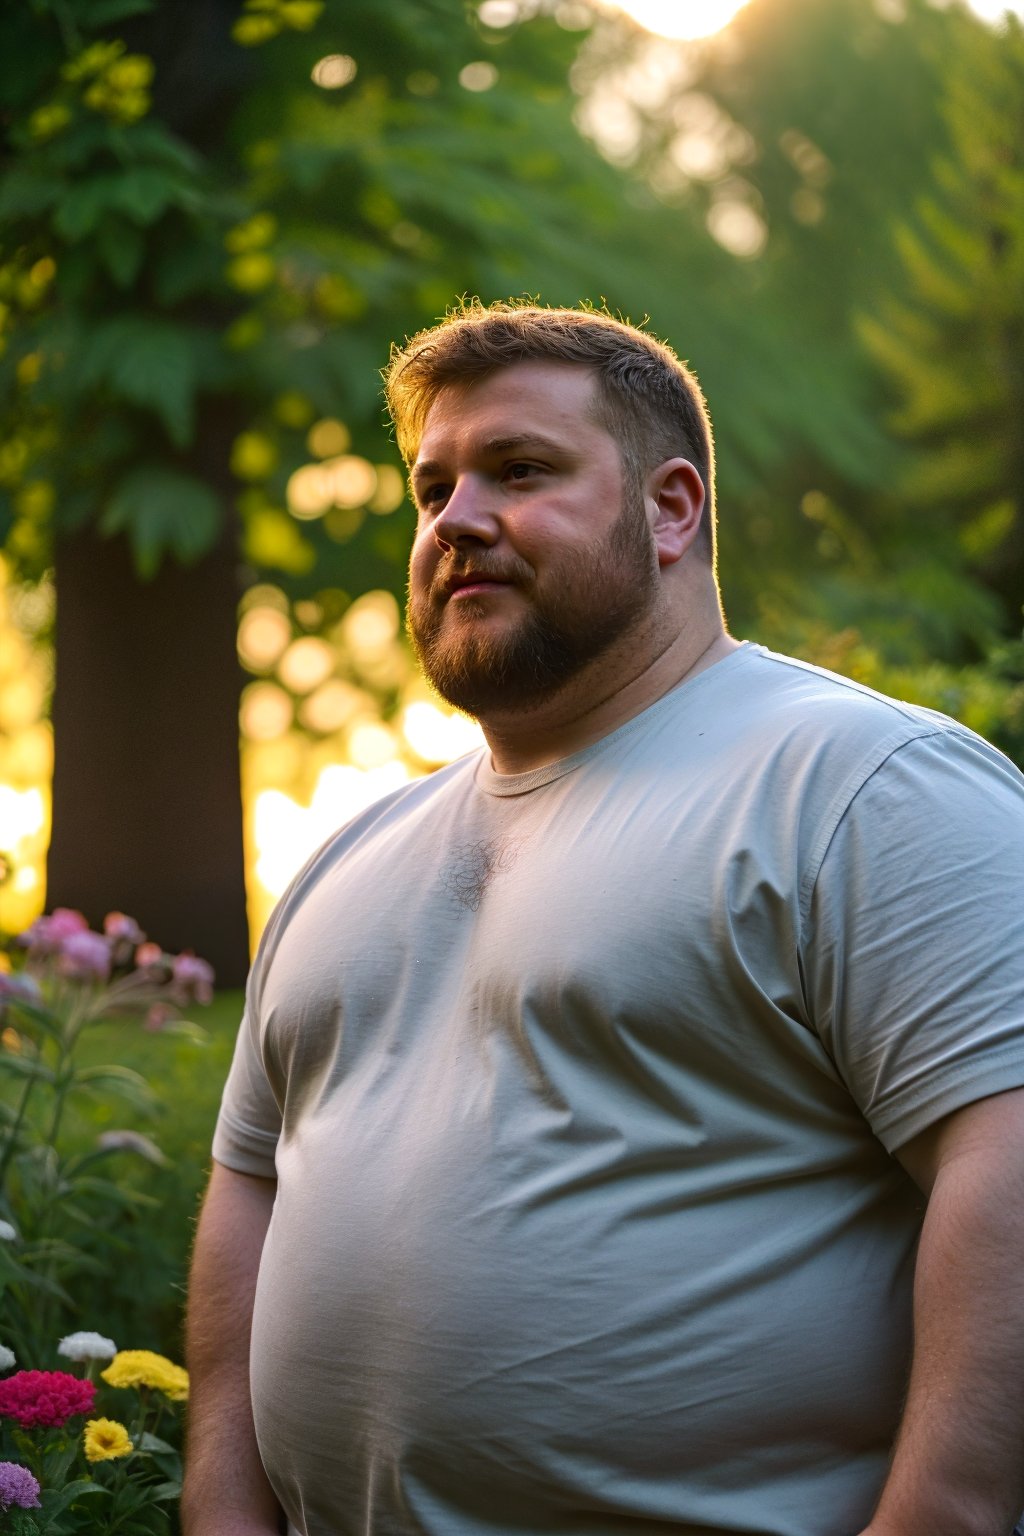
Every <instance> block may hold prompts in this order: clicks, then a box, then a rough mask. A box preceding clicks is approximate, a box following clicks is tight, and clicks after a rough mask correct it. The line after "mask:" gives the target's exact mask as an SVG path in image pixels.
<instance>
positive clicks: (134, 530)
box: [99, 464, 221, 576]
mask: <svg viewBox="0 0 1024 1536" xmlns="http://www.w3.org/2000/svg"><path fill="white" fill-rule="evenodd" d="M220 512H221V509H220V503H219V502H218V500H217V496H216V494H215V492H214V491H212V490H211V489H210V487H209V486H208V485H205V484H204V483H203V482H202V481H201V480H197V479H196V478H195V477H194V476H193V475H184V474H181V473H180V472H179V471H176V470H173V469H167V468H164V467H163V466H161V465H159V464H156V465H152V466H149V465H141V466H140V467H139V468H138V469H133V470H130V471H129V473H128V474H127V475H126V476H125V477H124V479H123V480H122V481H121V483H120V484H119V485H118V487H117V489H116V490H115V491H114V493H113V495H112V496H111V498H110V500H109V502H108V503H107V506H106V509H105V511H104V513H103V516H102V518H101V519H100V525H99V526H100V532H101V533H105V534H111V533H118V532H121V531H122V530H123V531H125V532H127V534H128V536H129V538H130V539H131V542H132V547H133V549H134V552H135V563H136V566H137V568H138V571H139V574H140V575H142V576H152V575H153V574H154V573H155V572H156V570H157V568H158V567H159V564H160V558H161V556H162V555H163V553H164V551H165V550H170V551H171V553H172V554H174V555H175V556H176V557H177V558H178V560H180V561H181V563H182V565H188V564H189V563H190V562H191V561H193V560H198V559H199V557H200V556H201V555H203V554H205V552H206V550H207V549H208V548H209V547H210V544H211V542H212V541H213V539H214V538H215V537H216V535H217V531H218V529H219V527H220Z"/></svg>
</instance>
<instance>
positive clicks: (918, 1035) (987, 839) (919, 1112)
mask: <svg viewBox="0 0 1024 1536" xmlns="http://www.w3.org/2000/svg"><path fill="white" fill-rule="evenodd" d="M803 958H804V964H805V975H806V995H807V999H808V1004H809V1008H810V1014H811V1019H812V1022H813V1027H814V1028H815V1030H816V1032H817V1033H818V1035H819V1038H820V1039H821V1041H822V1044H823V1045H824V1047H825V1049H826V1050H827V1051H828V1053H829V1055H830V1057H831V1058H832V1060H833V1062H834V1063H835V1065H836V1068H837V1070H838V1071H839V1073H840V1075H841V1076H842V1078H843V1081H844V1082H845V1084H846V1086H847V1088H848V1089H849V1091H850V1093H851V1095H852V1097H853V1099H854V1101H855V1103H856V1104H857V1107H858V1108H859V1109H860V1111H861V1113H862V1114H863V1115H864V1117H865V1119H866V1120H867V1122H868V1124H869V1125H870V1126H871V1128H872V1130H873V1131H874V1132H875V1134H876V1136H878V1138H879V1139H880V1140H881V1141H882V1143H883V1144H884V1145H885V1146H886V1147H887V1148H888V1149H889V1150H890V1151H895V1150H896V1149H897V1148H902V1147H904V1146H906V1145H907V1144H908V1143H910V1142H912V1141H915V1140H917V1138H919V1137H923V1138H924V1139H923V1140H922V1141H921V1145H922V1146H930V1145H931V1139H929V1137H928V1135H927V1133H928V1131H929V1128H934V1127H937V1126H938V1124H939V1122H941V1121H943V1120H945V1119H946V1118H947V1117H948V1116H951V1115H952V1114H953V1113H954V1112H955V1111H958V1110H961V1109H963V1108H964V1107H965V1106H968V1105H970V1104H971V1103H973V1102H975V1101H981V1100H985V1099H988V1098H990V1097H992V1096H994V1095H995V1096H999V1095H1002V1094H1003V1093H1004V1092H1005V1091H1006V1090H1009V1089H1013V1088H1018V1087H1024V780H1022V779H1021V776H1020V774H1019V773H1017V771H1016V770H1015V769H1014V768H1013V766H1012V764H1010V763H1009V762H1008V761H1007V760H1006V759H1005V758H1003V757H1001V755H1000V754H998V753H997V752H996V751H995V750H994V749H993V748H990V747H988V746H987V745H986V744H985V743H983V742H981V741H980V739H978V738H973V737H970V736H967V735H966V734H961V733H959V732H953V731H948V732H946V731H939V732H936V733H935V734H934V735H932V736H928V737H925V738H921V739H918V740H914V741H911V742H909V743H907V744H906V745H905V746H903V747H901V748H899V749H898V750H897V751H895V752H893V753H892V754H891V755H890V757H889V758H887V759H886V761H885V762H884V763H883V764H882V765H881V767H879V768H878V769H877V770H876V771H875V772H874V773H873V774H872V776H871V777H870V778H869V779H868V780H867V781H866V782H865V783H864V784H863V785H862V786H861V788H860V789H859V790H858V792H857V794H856V795H855V797H854V798H853V800H852V801H851V802H850V804H849V806H848V807H847V809H846V811H845V814H844V815H843V817H842V819H841V820H840V822H839V825H838V826H837V829H836V831H835V834H834V836H833V838H832V840H831V843H830V845H829V847H828V850H827V852H826V854H825V856H824V858H823V860H822V863H821V866H820V869H819V871H818V876H817V881H816V884H815V887H814V891H813V894H812V898H811V904H810V910H809V917H808V924H807V930H806V933H805V945H804V955H803ZM932 1139H935V1142H936V1146H938V1145H939V1144H940V1142H942V1137H941V1135H939V1133H938V1132H937V1131H936V1133H935V1136H934V1138H932ZM911 1156H912V1157H913V1152H912V1153H911Z"/></svg>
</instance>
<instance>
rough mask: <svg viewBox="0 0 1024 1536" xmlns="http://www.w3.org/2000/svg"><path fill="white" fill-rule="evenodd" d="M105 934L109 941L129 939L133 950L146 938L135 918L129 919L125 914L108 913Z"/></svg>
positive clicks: (104, 920) (105, 919) (104, 921)
mask: <svg viewBox="0 0 1024 1536" xmlns="http://www.w3.org/2000/svg"><path fill="white" fill-rule="evenodd" d="M103 932H104V933H105V934H106V936H107V938H108V939H129V940H130V941H131V944H132V947H133V948H134V946H135V945H136V944H142V943H143V942H144V941H145V938H146V935H145V934H144V933H143V931H142V929H141V928H140V927H139V925H138V923H137V922H136V921H135V919H134V917H127V916H126V915H125V913H124V912H108V913H107V915H106V917H105V918H104V919H103Z"/></svg>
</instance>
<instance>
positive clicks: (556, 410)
mask: <svg viewBox="0 0 1024 1536" xmlns="http://www.w3.org/2000/svg"><path fill="white" fill-rule="evenodd" d="M595 388H596V384H595V381H594V378H593V376H592V374H591V373H590V371H589V370H587V369H583V368H578V367H574V366H572V365H568V364H563V363H535V362H531V363H517V364H515V365H514V366H513V367H511V368H506V369H503V370H501V371H500V372H498V373H495V374H493V375H492V376H491V377H490V378H487V379H484V380H483V381H482V382H480V383H478V384H473V385H470V386H466V387H452V388H449V389H446V390H443V391H442V392H441V394H440V395H439V396H438V398H437V400H436V401H435V403H434V405H433V406H432V408H431V410H430V413H429V415H428V417H427V422H426V428H425V430H424V433H423V440H422V442H421V444H420V451H419V455H418V457H417V461H416V464H415V465H414V467H413V485H414V488H415V492H416V501H417V505H418V508H419V523H418V527H417V533H416V539H415V542H414V544H413V550H412V558H411V561H410V567H409V608H408V624H409V632H410V634H411V636H412V639H413V643H414V645H415V647H416V651H417V653H418V655H419V658H420V662H421V664H422V666H423V669H424V671H425V672H426V674H427V676H428V677H429V679H430V681H431V682H432V683H433V684H434V686H435V688H436V689H437V690H438V692H439V693H440V694H441V695H442V696H443V697H444V698H446V699H448V701H449V702H450V703H452V704H454V705H456V706H457V707H458V708H459V709H463V710H465V711H466V712H467V713H469V714H474V715H486V714H487V713H488V711H502V712H504V711H506V710H508V709H510V708H513V709H514V708H523V707H529V706H531V705H535V704H539V703H541V702H543V701H544V700H545V699H546V698H548V697H550V695H551V694H553V693H554V692H556V691H557V690H558V689H559V688H560V687H562V686H563V685H564V684H565V683H567V682H569V681H570V680H571V679H572V678H574V677H575V676H576V675H577V674H578V673H580V672H581V671H582V669H583V668H584V667H585V666H586V665H587V664H588V663H590V662H592V661H594V660H596V659H597V658H598V657H600V656H602V655H604V654H605V653H606V652H608V651H609V650H610V649H611V648H612V647H614V646H616V645H617V644H621V643H626V642H627V641H628V637H629V634H630V631H631V630H632V629H633V627H634V626H635V625H636V624H637V623H638V621H639V620H640V619H641V618H642V617H643V615H644V614H645V613H647V612H648V610H649V609H650V608H651V607H652V605H653V603H654V601H655V599H656V596H657V592H658V563H657V558H656V555H655V551H654V544H653V540H652V537H651V534H650V531H649V528H648V524H647V521H646V518H645V513H644V503H643V498H642V495H641V494H640V492H639V491H638V490H637V489H635V488H632V489H631V490H630V491H629V492H628V493H626V494H624V484H623V471H622V463H621V457H620V452H619V447H618V444H617V443H616V441H615V439H614V438H612V437H611V436H610V435H609V434H608V433H607V432H606V431H605V430H604V428H602V427H601V426H599V425H598V424H597V422H596V420H595V418H594V415H593V412H592V411H591V409H590V406H591V402H592V400H593V397H594V391H595Z"/></svg>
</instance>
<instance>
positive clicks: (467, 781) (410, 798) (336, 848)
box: [250, 751, 481, 986]
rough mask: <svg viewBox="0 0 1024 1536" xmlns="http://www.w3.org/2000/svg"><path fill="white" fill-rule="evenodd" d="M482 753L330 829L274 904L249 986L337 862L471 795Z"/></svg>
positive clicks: (255, 982) (406, 787) (389, 795)
mask: <svg viewBox="0 0 1024 1536" xmlns="http://www.w3.org/2000/svg"><path fill="white" fill-rule="evenodd" d="M480 757H481V753H480V751H476V752H472V753H469V754H468V755H467V756H465V757H461V758H459V759H457V761H456V762H454V763H450V764H449V765H448V766H447V767H444V768H439V769H437V770H436V771H435V772H434V773H431V774H428V775H426V776H425V777H423V778H420V779H413V780H411V781H410V782H409V783H407V784H402V785H400V786H399V787H398V788H397V789H393V790H390V791H389V792H388V793H387V794H384V795H381V796H379V797H378V798H377V799H375V800H373V801H372V802H371V803H370V804H368V805H366V806H364V807H363V809H362V810H361V811H359V812H358V813H357V814H356V815H355V816H352V817H350V819H349V820H348V821H345V822H343V823H342V824H341V825H340V826H339V827H338V829H337V830H336V831H335V832H332V833H331V835H330V837H328V838H326V839H325V841H324V842H322V843H321V844H320V845H319V847H317V848H316V849H315V850H314V852H313V853H312V854H310V856H309V857H308V858H307V859H306V861H305V863H304V864H303V865H302V866H301V867H300V868H299V870H298V871H297V873H296V874H295V875H294V876H293V877H292V879H291V881H290V882H289V884H288V886H287V887H286V889H285V890H284V892H283V893H282V895H281V896H280V898H279V900H278V902H277V904H276V906H275V907H274V910H273V912H272V913H271V915H270V918H269V920H268V922H267V925H266V927H265V929H264V931H263V936H262V938H261V940H260V944H259V948H258V950H257V953H256V958H255V960H254V962H253V966H252V971H251V974H250V986H254V985H258V983H259V979H260V975H261V973H262V972H263V971H264V970H265V968H266V966H267V964H268V963H269V959H270V957H271V956H272V954H273V952H274V950H275V949H276V947H277V943H278V941H279V939H280V936H281V934H282V933H283V931H284V930H285V929H286V928H287V926H288V924H289V922H290V921H291V919H292V918H293V917H294V915H295V913H296V911H297V910H298V908H299V907H301V906H302V905H303V904H304V903H305V902H306V901H307V900H309V898H310V897H311V896H312V895H313V894H314V893H315V892H316V891H317V889H318V888H319V887H320V886H321V885H322V884H323V883H324V881H325V880H327V879H328V878H329V877H330V875H331V872H332V871H333V870H334V869H335V868H336V867H337V866H338V865H339V863H342V862H343V861H344V860H346V859H348V858H350V857H351V856H352V855H354V854H355V853H356V852H357V851H358V850H360V849H364V848H365V847H366V846H367V844H372V843H373V842H374V840H376V839H378V838H382V837H388V836H390V835H391V834H392V833H393V832H394V831H395V830H396V829H408V828H409V827H411V826H414V825H416V824H417V823H420V824H422V823H423V822H425V821H428V820H429V821H432V820H433V819H434V817H435V816H436V814H437V809H438V806H439V804H440V803H441V802H443V801H445V800H449V799H455V800H458V799H460V798H462V797H464V796H466V795H467V794H471V793H472V792H473V786H474V783H475V776H476V769H477V765H478V763H479V761H480Z"/></svg>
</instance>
